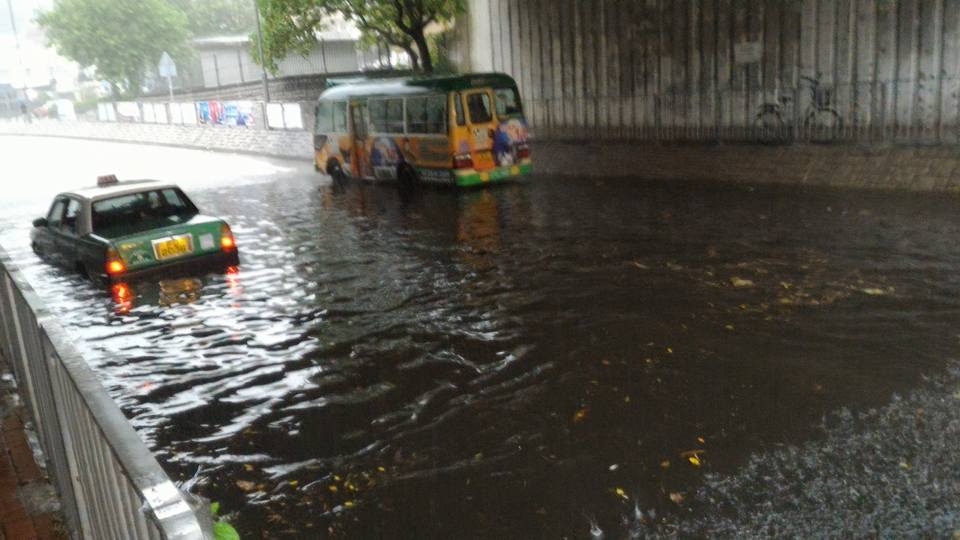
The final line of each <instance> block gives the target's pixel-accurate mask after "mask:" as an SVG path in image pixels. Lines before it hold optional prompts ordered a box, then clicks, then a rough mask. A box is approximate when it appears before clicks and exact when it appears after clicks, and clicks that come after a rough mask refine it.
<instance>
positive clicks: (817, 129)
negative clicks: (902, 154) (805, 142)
mask: <svg viewBox="0 0 960 540" xmlns="http://www.w3.org/2000/svg"><path fill="white" fill-rule="evenodd" d="M803 125H804V127H805V128H806V130H807V133H808V134H809V135H810V139H811V140H814V141H830V140H833V139H836V138H837V137H838V136H839V135H840V130H841V129H843V119H842V118H840V114H839V113H838V112H837V111H835V110H833V109H815V110H812V111H810V114H809V115H807V119H806V121H804V124H803Z"/></svg>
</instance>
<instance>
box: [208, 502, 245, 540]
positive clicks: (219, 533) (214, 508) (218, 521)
mask: <svg viewBox="0 0 960 540" xmlns="http://www.w3.org/2000/svg"><path fill="white" fill-rule="evenodd" d="M210 515H211V516H212V517H213V537H214V539H215V540H240V533H238V532H237V530H236V529H234V528H233V525H231V524H230V523H229V522H227V521H226V520H224V519H223V518H221V517H220V503H218V502H215V503H211V504H210Z"/></svg>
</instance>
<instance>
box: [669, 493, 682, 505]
mask: <svg viewBox="0 0 960 540" xmlns="http://www.w3.org/2000/svg"><path fill="white" fill-rule="evenodd" d="M670 500H671V501H673V502H675V503H677V504H680V503H682V502H683V494H682V493H677V492H673V493H671V494H670Z"/></svg>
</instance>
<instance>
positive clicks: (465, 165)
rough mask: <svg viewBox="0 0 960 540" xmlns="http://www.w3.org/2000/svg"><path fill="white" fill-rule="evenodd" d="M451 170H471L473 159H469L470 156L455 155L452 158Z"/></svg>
mask: <svg viewBox="0 0 960 540" xmlns="http://www.w3.org/2000/svg"><path fill="white" fill-rule="evenodd" d="M453 168H454V169H472V168H473V158H472V157H470V154H457V155H456V156H453Z"/></svg>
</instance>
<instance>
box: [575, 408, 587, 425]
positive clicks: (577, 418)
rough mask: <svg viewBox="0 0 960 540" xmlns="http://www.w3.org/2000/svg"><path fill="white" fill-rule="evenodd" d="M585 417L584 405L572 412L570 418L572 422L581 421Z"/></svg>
mask: <svg viewBox="0 0 960 540" xmlns="http://www.w3.org/2000/svg"><path fill="white" fill-rule="evenodd" d="M586 417H587V409H586V407H584V408H583V409H580V410H579V411H577V412H575V413H573V418H572V420H573V422H574V423H577V422H582V421H583V420H584V419H585V418H586Z"/></svg>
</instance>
